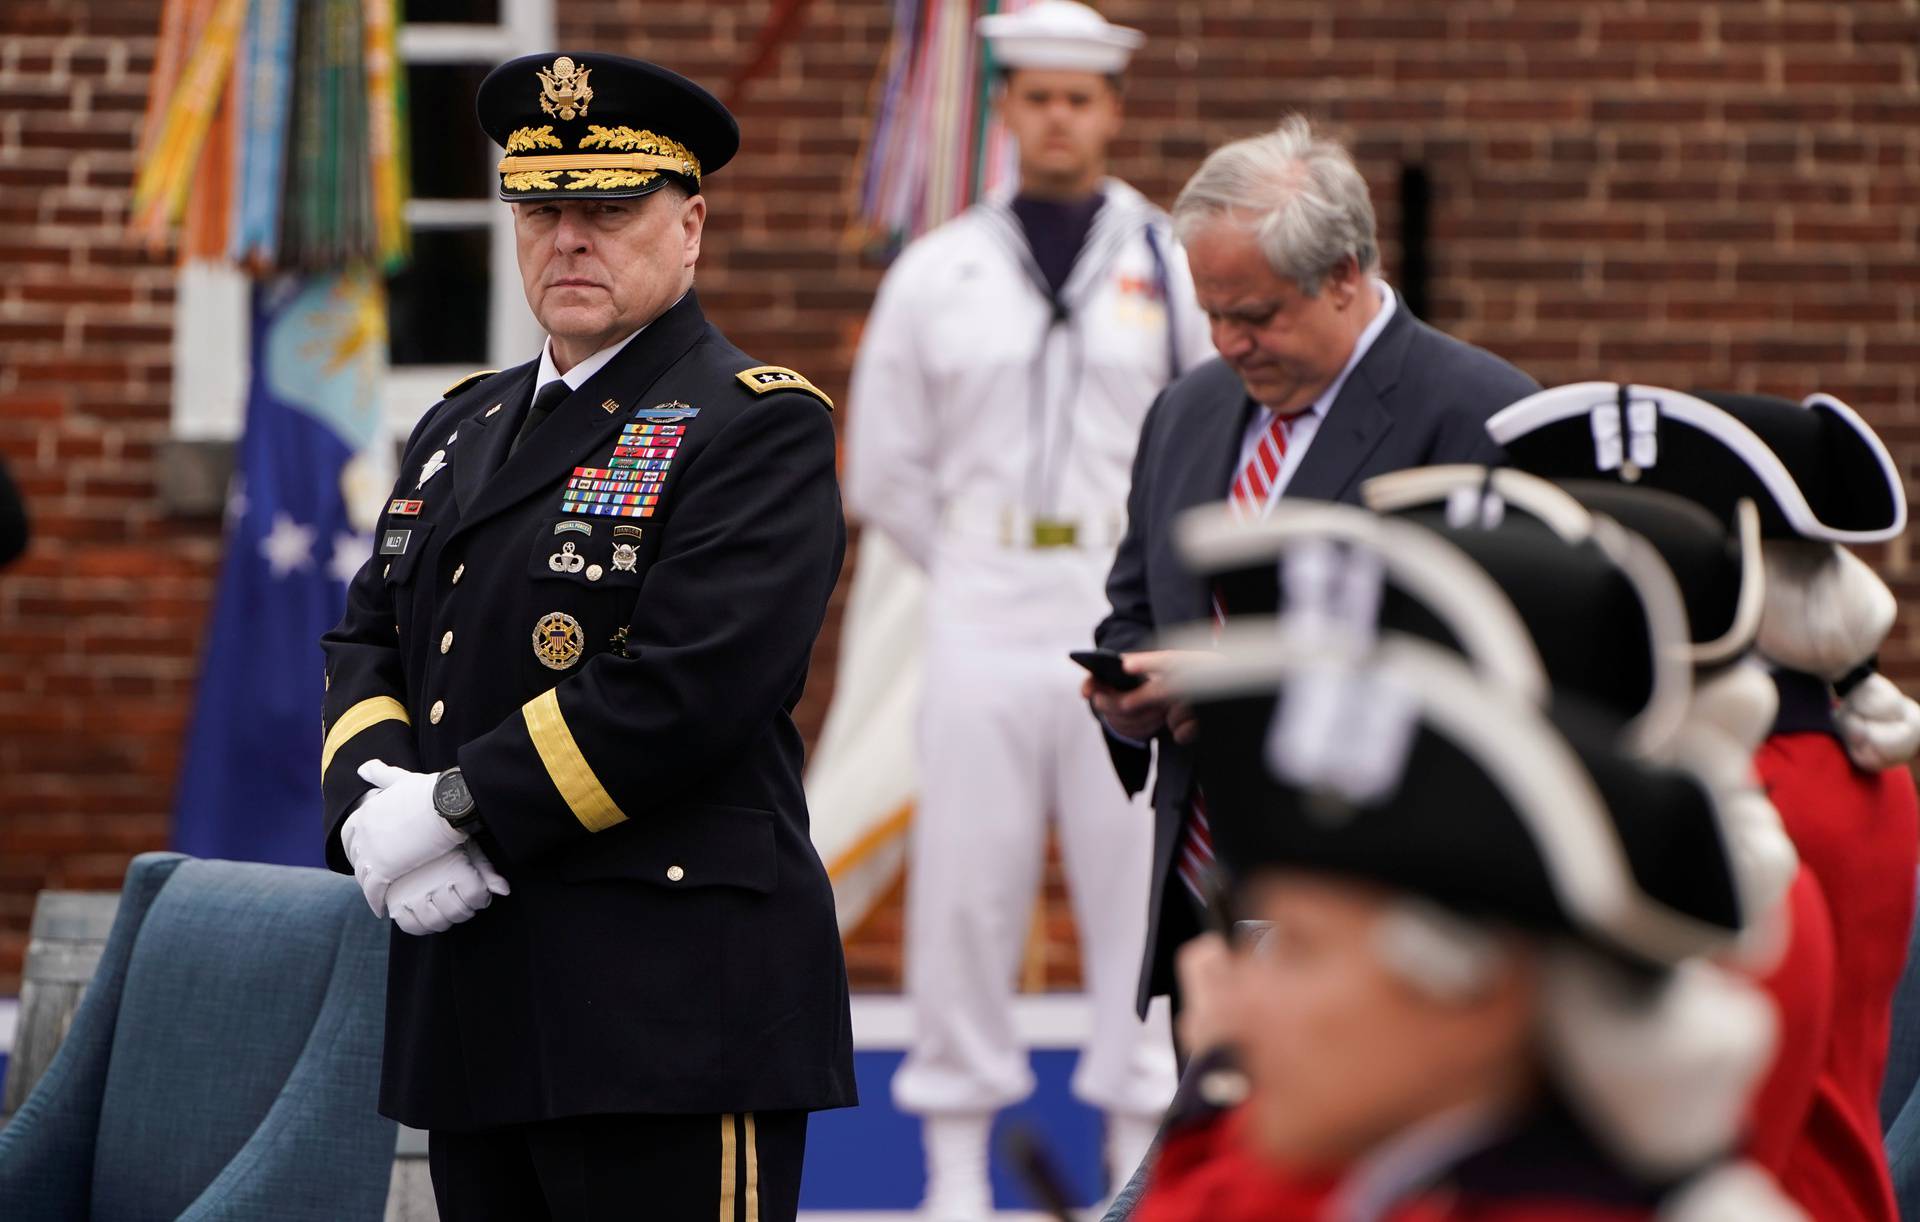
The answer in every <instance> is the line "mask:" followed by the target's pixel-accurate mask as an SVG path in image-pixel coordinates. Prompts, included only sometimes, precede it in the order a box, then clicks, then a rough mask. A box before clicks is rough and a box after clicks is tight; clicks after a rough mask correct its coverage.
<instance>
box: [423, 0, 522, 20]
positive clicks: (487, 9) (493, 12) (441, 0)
mask: <svg viewBox="0 0 1920 1222" xmlns="http://www.w3.org/2000/svg"><path fill="white" fill-rule="evenodd" d="M406 14H407V20H408V21H409V22H418V23H421V24H426V25H437V24H440V23H443V22H446V23H458V24H460V25H499V24H500V0H407V7H406Z"/></svg>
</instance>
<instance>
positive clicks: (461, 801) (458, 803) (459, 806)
mask: <svg viewBox="0 0 1920 1222" xmlns="http://www.w3.org/2000/svg"><path fill="white" fill-rule="evenodd" d="M433 804H434V805H435V806H436V807H438V808H439V810H440V813H441V814H443V815H464V814H466V813H467V812H468V811H469V810H472V809H473V794H472V792H471V791H469V790H468V789H467V778H466V777H465V776H463V775H461V773H460V770H459V769H458V768H449V769H448V770H447V771H445V772H443V773H441V774H440V779H439V780H438V781H437V782H435V783H434V786H433Z"/></svg>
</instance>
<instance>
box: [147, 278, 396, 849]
mask: <svg viewBox="0 0 1920 1222" xmlns="http://www.w3.org/2000/svg"><path fill="white" fill-rule="evenodd" d="M252 323H253V338H252V373H251V375H250V379H249V383H248V388H247V419H246V429H245V432H244V433H243V434H242V436H241V440H240V446H239V453H238V456H237V460H236V462H235V466H234V483H233V490H232V492H231V494H230V496H229V501H228V506H227V541H226V555H225V559H224V561H223V563H222V566H221V570H220V584H219V590H218V592H217V594H216V596H215V601H214V610H213V620H212V625H211V628H210V629H209V632H208V635H207V645H206V649H205V652H204V656H203V660H202V663H201V671H200V683H199V690H198V693H197V695H196V698H195V703H194V711H193V721H192V724H191V726H190V727H189V729H188V733H187V742H186V750H185V752H184V758H183V760H182V763H181V770H180V784H179V789H178V792H177V794H176V797H175V802H174V823H173V826H174V837H173V839H174V847H175V848H177V849H179V850H180V851H182V852H185V853H192V854H194V855H196V856H200V857H225V858H233V859H238V860H244V861H266V862H278V863H281V864H285V865H320V864H322V854H321V831H322V829H321V823H320V820H321V813H320V812H321V806H320V701H321V696H322V694H323V693H322V683H323V679H322V662H321V654H320V635H321V634H322V633H324V632H326V631H327V630H328V629H329V628H332V627H333V626H334V624H335V623H337V622H338V621H339V619H340V616H341V613H342V612H343V611H344V610H345V607H346V584H347V582H348V581H350V580H351V579H352V578H353V576H354V574H355V573H356V572H358V571H359V569H360V567H361V565H363V564H364V563H366V561H367V559H368V557H369V556H371V555H372V553H373V537H372V531H373V527H374V524H375V521H376V519H377V517H378V514H379V509H380V506H381V504H382V498H383V497H385V495H386V493H387V491H388V489H389V488H390V487H391V486H392V484H393V465H394V458H393V454H392V450H391V447H390V446H389V445H388V444H387V437H386V432H385V429H384V428H383V427H382V420H381V407H380V404H381V395H380V384H381V379H382V377H383V376H384V374H385V370H386V348H387V333H386V306H385V299H384V294H383V290H382V286H381V284H380V282H379V280H378V279H376V278H374V277H373V276H371V275H367V274H363V273H356V272H331V273H325V274H316V275H302V276H289V277H282V278H279V279H275V280H269V281H261V282H259V283H256V284H255V286H254V288H253V308H252Z"/></svg>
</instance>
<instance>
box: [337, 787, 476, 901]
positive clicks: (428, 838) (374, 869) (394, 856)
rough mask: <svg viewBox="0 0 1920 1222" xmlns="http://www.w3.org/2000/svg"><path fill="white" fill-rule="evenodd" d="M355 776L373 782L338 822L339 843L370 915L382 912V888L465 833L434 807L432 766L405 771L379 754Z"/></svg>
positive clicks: (442, 851) (450, 847)
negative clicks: (363, 896) (350, 810)
mask: <svg viewBox="0 0 1920 1222" xmlns="http://www.w3.org/2000/svg"><path fill="white" fill-rule="evenodd" d="M360 779H361V780H363V781H366V782H367V783H369V784H371V785H375V786H378V788H377V789H376V790H375V791H374V792H373V793H370V794H368V795H367V796H366V797H365V798H364V799H362V800H361V802H360V805H359V806H358V807H356V808H355V809H354V812H353V813H352V814H350V815H348V816H347V819H346V822H344V823H342V824H341V825H340V848H341V849H342V850H343V851H344V852H345V853H346V855H347V861H348V862H349V863H351V864H352V866H353V877H354V880H355V881H356V882H358V883H359V884H360V891H361V893H362V894H363V895H365V896H366V897H367V906H368V907H370V908H372V909H373V915H375V916H378V917H383V916H386V915H387V891H388V889H389V888H391V887H392V886H393V884H394V883H395V882H397V881H399V880H400V879H401V878H403V877H405V876H406V875H407V874H408V873H409V872H410V871H413V870H416V869H418V868H419V867H421V866H424V865H426V864H427V863H428V862H430V861H433V860H435V859H437V858H440V857H443V856H445V855H446V854H448V853H450V852H452V851H453V850H455V849H458V848H459V847H460V846H461V845H462V844H463V843H465V841H466V839H467V833H465V832H463V831H460V830H459V829H457V828H454V827H451V826H449V825H448V823H447V821H446V820H445V819H442V818H441V817H440V812H439V811H437V810H435V809H434V807H433V783H434V782H435V781H436V780H438V779H439V774H438V773H434V772H409V771H407V770H406V769H405V768H396V767H394V766H393V765H392V764H389V763H387V762H386V761H384V760H368V761H367V762H366V763H364V764H362V765H360Z"/></svg>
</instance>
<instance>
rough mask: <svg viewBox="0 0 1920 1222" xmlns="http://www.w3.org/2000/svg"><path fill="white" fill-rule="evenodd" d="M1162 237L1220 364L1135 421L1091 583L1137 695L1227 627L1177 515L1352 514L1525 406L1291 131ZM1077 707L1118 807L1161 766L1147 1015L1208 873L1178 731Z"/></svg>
mask: <svg viewBox="0 0 1920 1222" xmlns="http://www.w3.org/2000/svg"><path fill="white" fill-rule="evenodd" d="M1173 221H1174V232H1175V234H1176V235H1177V236H1178V237H1179V239H1180V243H1181V245H1182V247H1183V248H1184V249H1185V250H1186V252H1187V260H1188V263H1189V266H1190V267H1191V268H1192V271H1193V280H1194V288H1195V292H1196V294H1197V296H1198V299H1199V302H1200V306H1201V308H1202V309H1203V310H1205V311H1206V314H1207V318H1208V320H1209V323H1210V327H1211V334H1212V337H1213V343H1214V346H1215V347H1216V348H1217V349H1218V351H1219V359H1217V360H1211V361H1207V362H1205V363H1204V364H1202V365H1200V366H1199V367H1198V368H1196V369H1194V370H1192V371H1191V372H1189V373H1188V374H1186V375H1185V376H1184V377H1182V378H1181V379H1180V381H1179V382H1177V383H1175V384H1174V385H1173V386H1171V387H1169V388H1168V389H1167V390H1166V392H1165V393H1164V394H1162V395H1161V396H1160V398H1159V399H1158V400H1157V401H1156V402H1155V404H1154V406H1153V409H1152V410H1151V411H1150V412H1149V413H1148V414H1147V420H1146V425H1145V427H1144V429H1143V430H1142V432H1141V435H1140V444H1139V449H1138V453H1137V454H1136V456H1135V458H1134V466H1133V479H1132V487H1131V491H1130V492H1129V494H1128V498H1127V533H1126V536H1125V538H1124V539H1123V540H1122V541H1121V544H1120V548H1119V552H1118V554H1117V555H1116V556H1115V558H1114V563H1113V570H1112V572H1111V574H1110V575H1109V576H1108V578H1107V598H1108V601H1109V604H1110V612H1109V614H1108V615H1107V617H1106V619H1105V620H1104V621H1103V622H1102V623H1101V624H1100V625H1099V627H1098V629H1097V630H1096V631H1095V633H1094V640H1095V643H1096V644H1098V645H1100V646H1101V647H1103V648H1108V649H1113V650H1116V651H1118V652H1121V653H1125V654H1129V655H1132V656H1130V657H1129V658H1128V659H1127V666H1128V668H1129V669H1130V670H1132V671H1133V672H1134V673H1136V674H1144V675H1149V676H1157V674H1158V673H1159V672H1160V671H1161V670H1163V669H1164V668H1165V666H1166V664H1167V663H1168V662H1169V660H1170V659H1168V658H1167V657H1166V656H1165V655H1164V654H1161V653H1158V652H1153V651H1151V648H1150V642H1151V640H1152V638H1153V636H1154V634H1155V632H1156V631H1157V630H1158V629H1160V628H1164V627H1166V626H1169V625H1173V624H1179V623H1185V622H1189V621H1193V620H1199V619H1204V618H1206V617H1208V616H1209V615H1213V616H1214V617H1215V618H1216V619H1218V618H1224V614H1225V612H1224V610H1223V609H1221V608H1217V607H1215V606H1214V604H1213V600H1212V598H1211V592H1210V591H1209V590H1208V588H1207V587H1206V585H1205V584H1204V583H1203V582H1201V581H1198V580H1196V579H1194V578H1193V577H1192V576H1190V575H1189V574H1188V573H1187V572H1186V571H1185V570H1184V569H1183V568H1182V566H1181V565H1180V563H1179V561H1178V560H1177V559H1176V557H1175V550H1174V538H1173V521H1174V519H1175V518H1176V517H1177V516H1178V515H1179V514H1180V513H1181V512H1182V511H1183V510H1186V509H1188V508H1191V507H1192V506H1195V505H1200V504H1203V503H1206V502H1212V501H1220V500H1222V499H1225V500H1227V501H1228V502H1229V503H1230V504H1232V505H1233V506H1234V507H1235V510H1236V512H1238V513H1241V514H1242V515H1244V516H1245V517H1247V518H1249V519H1257V518H1260V517H1264V516H1265V515H1266V514H1268V513H1269V512H1271V511H1272V509H1273V507H1274V505H1275V504H1276V503H1278V502H1279V501H1280V500H1281V499H1282V498H1283V497H1284V498H1288V499H1300V498H1304V499H1314V500H1333V501H1347V502H1357V501H1358V499H1359V488H1360V484H1361V482H1362V481H1363V480H1365V479H1367V478H1368V477H1370V476H1373V475H1378V474H1380V473H1382V472H1387V471H1394V470H1398V469H1401V468H1404V467H1417V466H1425V465H1428V464H1432V463H1443V462H1488V461H1493V460H1495V459H1496V458H1497V457H1498V455H1499V449H1498V447H1496V446H1495V445H1493V444H1492V443H1491V442H1490V441H1489V440H1488V439H1487V436H1486V432H1485V428H1484V423H1485V421H1486V418H1487V417H1488V416H1489V415H1491V414H1492V413H1493V412H1495V411H1498V410H1499V409H1500V408H1502V407H1504V406H1505V405H1507V404H1508V403H1511V402H1513V401H1514V400H1516V399H1519V398H1522V397H1524V396H1526V395H1528V394H1530V393H1532V392H1533V391H1535V390H1537V389H1539V385H1538V383H1536V382H1534V380H1533V379H1532V378H1529V377H1528V376H1527V375H1526V374H1524V373H1522V372H1520V371H1519V370H1518V369H1515V368H1514V367H1513V366H1512V365H1509V364H1508V363H1507V362H1505V361H1503V360H1501V359H1500V358H1499V357H1496V356H1494V355H1493V354H1492V353H1489V352H1486V351H1483V350H1482V349H1479V348H1476V347H1474V346H1472V345H1470V344H1465V343H1462V342H1460V341H1459V340H1456V339H1452V338H1449V337H1448V336H1446V335H1443V334H1441V333H1440V332H1439V331H1436V330H1434V329H1433V328H1432V327H1430V326H1428V325H1427V324H1425V323H1423V322H1421V321H1420V320H1419V319H1417V318H1415V317H1413V315H1412V313H1411V312H1410V311H1409V310H1408V309H1407V306H1406V303H1405V302H1403V301H1401V300H1400V298H1399V296H1398V295H1397V294H1396V293H1395V292H1394V291H1393V289H1392V287H1391V286H1389V285H1388V284H1387V283H1386V281H1384V280H1383V279H1381V278H1380V274H1379V272H1380V248H1379V238H1378V235H1377V233H1376V231H1375V223H1374V214H1373V203H1372V200H1371V197H1370V195H1369V193H1368V189H1367V183H1366V181H1365V180H1364V179H1363V178H1362V177H1361V175H1360V172H1359V170H1358V169H1357V168H1356V167H1355V166H1354V164H1353V159H1352V157H1351V156H1349V154H1348V153H1347V150H1346V149H1345V148H1343V147H1342V146H1341V145H1340V144H1339V143H1338V142H1336V141H1334V140H1331V139H1328V138H1326V137H1324V136H1321V135H1318V134H1316V133H1315V132H1314V130H1313V129H1312V127H1311V126H1310V125H1309V124H1308V123H1307V121H1306V120H1305V119H1303V118H1300V117H1298V116H1295V117H1293V118H1290V119H1288V120H1287V121H1286V122H1285V123H1283V124H1282V125H1281V126H1280V127H1279V128H1277V129H1276V130H1274V131H1272V132H1268V133H1266V134H1264V135H1260V136H1254V137H1250V138H1248V139H1245V140H1239V141H1235V142H1234V143H1232V144H1228V145H1225V146H1223V147H1221V148H1219V149H1217V150H1215V151H1214V153H1213V154H1212V155H1211V156H1209V157H1208V158H1207V160H1206V162H1205V163H1204V164H1203V165H1202V166H1201V167H1200V169H1199V171H1198V172H1197V173H1195V174H1194V176H1193V178H1192V179H1191V180H1189V181H1188V183H1187V185H1186V187H1185V188H1184V189H1183V190H1182V191H1181V193H1180V197H1179V199H1178V200H1177V201H1176V202H1175V204H1174V208H1173ZM1085 693H1086V695H1087V696H1088V697H1089V698H1090V699H1091V701H1092V704H1093V709H1094V712H1095V713H1096V714H1097V715H1098V717H1099V718H1100V721H1101V723H1102V725H1103V727H1104V729H1105V731H1106V735H1107V746H1108V750H1109V751H1110V753H1111V756H1112V760H1113V766H1114V768H1115V770H1116V771H1117V772H1118V773H1119V775H1120V778H1121V782H1122V784H1123V785H1124V786H1125V787H1126V789H1127V791H1128V792H1129V793H1137V792H1139V791H1140V790H1141V789H1142V788H1144V787H1145V786H1146V783H1147V778H1148V775H1149V771H1150V770H1152V769H1153V768H1154V767H1155V753H1156V750H1157V756H1158V758H1157V772H1156V774H1155V777H1154V784H1153V807H1154V843H1153V869H1152V875H1151V880H1152V881H1151V892H1150V894H1149V895H1148V896H1147V897H1146V898H1147V902H1148V922H1149V924H1148V936H1147V950H1146V954H1145V956H1144V959H1143V962H1142V966H1141V970H1140V978H1139V990H1138V995H1137V998H1136V1002H1137V1004H1138V1006H1139V1007H1140V1009H1141V1010H1142V1011H1143V1012H1144V1010H1145V1008H1146V1005H1147V1002H1148V1000H1149V999H1150V998H1152V997H1153V996H1154V995H1156V994H1161V993H1169V992H1172V991H1174V986H1175V981H1174V975H1173V954H1174V951H1175V949H1176V948H1177V947H1178V946H1179V945H1180V943H1182V942H1184V941H1185V940H1186V939H1187V938H1189V937H1191V936H1193V934H1195V933H1196V932H1198V931H1199V929H1200V928H1201V923H1202V921H1201V913H1200V898H1199V896H1200V880H1201V878H1202V876H1203V875H1204V873H1205V871H1206V869H1207V867H1208V865H1209V863H1210V862H1211V861H1212V858H1213V849H1212V844H1211V839H1210V833H1209V830H1208V827H1207V815H1206V807H1205V795H1204V794H1203V793H1201V792H1199V791H1198V790H1197V789H1196V788H1195V786H1194V780H1193V764H1192V758H1191V755H1190V753H1189V748H1188V743H1189V741H1190V738H1191V733H1192V723H1191V719H1189V718H1186V717H1184V716H1183V715H1182V714H1181V712H1180V710H1179V709H1178V708H1177V707H1176V706H1175V705H1174V702H1173V700H1172V697H1171V694H1170V692H1169V691H1168V689H1167V686H1166V685H1165V684H1164V683H1163V682H1159V681H1157V679H1150V680H1149V681H1148V682H1147V683H1146V684H1145V685H1144V686H1142V687H1140V688H1138V689H1136V690H1134V691H1132V692H1121V691H1118V690H1116V689H1113V688H1110V687H1107V686H1105V685H1103V684H1098V683H1095V682H1092V681H1089V682H1088V683H1087V684H1086V685H1085ZM1177 1000H1178V999H1177V996H1176V1002H1177Z"/></svg>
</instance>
